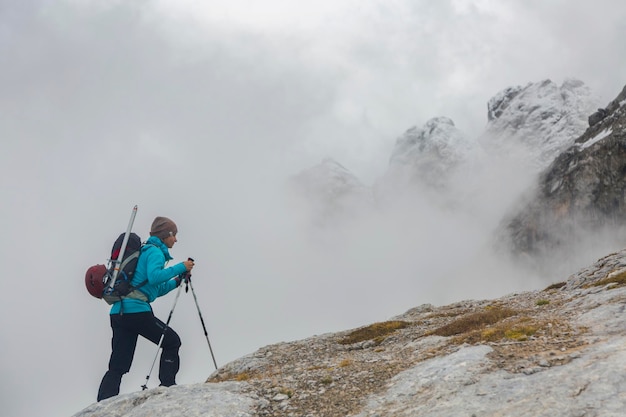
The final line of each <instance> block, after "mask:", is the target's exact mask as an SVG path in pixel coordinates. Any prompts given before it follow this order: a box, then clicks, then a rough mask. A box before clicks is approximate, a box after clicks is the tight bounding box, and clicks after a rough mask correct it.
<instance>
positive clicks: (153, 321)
mask: <svg viewBox="0 0 626 417" xmlns="http://www.w3.org/2000/svg"><path fill="white" fill-rule="evenodd" d="M177 232H178V228H177V227H176V224H175V223H174V222H173V221H172V220H170V219H168V218H167V217H156V218H155V219H154V221H153V222H152V226H151V228H150V238H149V239H148V240H147V242H146V244H145V245H144V246H143V247H142V249H141V254H140V255H139V260H138V261H137V268H136V270H135V276H134V277H133V280H132V283H131V284H132V285H133V286H139V284H140V283H143V282H144V281H146V280H147V282H146V283H145V284H144V285H141V286H140V288H139V291H141V292H142V293H143V294H145V295H146V298H147V301H143V300H140V299H138V298H128V297H127V298H124V299H123V300H121V301H118V302H116V303H114V304H113V305H112V306H111V311H110V320H111V329H113V338H112V340H111V346H112V352H111V358H110V359H109V369H108V371H107V372H106V373H105V374H104V377H103V378H102V382H101V383H100V388H99V390H98V401H101V400H104V399H106V398H109V397H113V396H115V395H117V394H119V391H120V383H121V382H122V375H124V374H125V373H127V372H128V371H129V370H130V365H131V363H132V361H133V355H134V353H135V346H136V345H137V337H138V336H139V335H141V336H143V337H145V338H146V339H148V340H150V341H151V342H152V343H154V344H157V345H158V343H159V340H160V339H161V335H163V341H162V344H161V347H162V348H163V351H162V352H161V360H160V363H159V380H160V382H161V386H166V387H169V386H172V385H176V373H177V372H178V368H179V357H178V349H179V348H180V345H181V343H180V338H179V337H178V334H176V332H175V331H174V330H173V329H172V328H171V327H169V326H166V325H165V323H163V322H162V321H161V320H159V319H158V318H156V317H155V316H154V314H153V312H152V308H151V306H150V303H151V302H152V301H154V300H155V299H156V298H157V297H161V296H163V295H165V294H167V293H168V292H170V291H172V290H173V289H175V288H176V287H178V286H179V285H181V282H182V281H183V280H184V277H185V275H186V274H188V273H189V272H190V271H191V270H192V268H193V266H194V262H193V260H191V259H189V260H187V261H185V262H180V263H178V264H176V265H173V266H171V267H169V268H165V264H166V263H167V262H168V261H169V260H171V259H172V257H171V256H170V253H169V249H171V248H172V246H174V244H175V243H176V242H177V239H176V234H177ZM166 327H167V329H166V330H165V333H164V332H163V329H165V328H166Z"/></svg>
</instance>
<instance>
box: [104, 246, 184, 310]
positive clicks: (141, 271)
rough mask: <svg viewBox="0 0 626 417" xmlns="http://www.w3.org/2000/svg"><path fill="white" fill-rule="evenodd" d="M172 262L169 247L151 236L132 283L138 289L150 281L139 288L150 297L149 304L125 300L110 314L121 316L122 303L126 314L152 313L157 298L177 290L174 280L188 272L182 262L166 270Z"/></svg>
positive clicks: (113, 308)
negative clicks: (153, 303) (169, 262)
mask: <svg viewBox="0 0 626 417" xmlns="http://www.w3.org/2000/svg"><path fill="white" fill-rule="evenodd" d="M170 260H172V257H171V256H170V253H169V251H168V249H167V246H165V244H164V243H163V242H162V241H161V239H159V238H158V237H156V236H150V238H149V239H148V241H147V242H146V244H145V245H143V247H142V248H141V254H140V255H139V259H138V260H137V268H136V269H135V276H134V277H133V280H132V282H131V284H132V285H133V286H135V287H137V286H138V285H139V284H141V283H142V282H144V281H145V280H148V282H147V283H146V284H145V285H143V286H141V287H140V288H139V291H141V292H142V293H144V294H146V296H147V297H148V302H145V301H141V300H138V299H136V298H125V299H124V300H122V301H118V302H116V303H114V304H113V305H112V306H111V312H110V314H119V313H120V308H121V304H122V303H124V306H123V313H124V314H126V313H143V312H146V311H152V308H151V307H150V303H151V302H153V301H154V300H155V299H156V298H157V297H161V296H162V295H165V294H167V293H168V292H170V291H172V290H173V289H174V288H176V281H175V280H174V279H172V278H174V277H176V276H178V275H180V274H182V273H184V272H186V271H187V268H185V265H184V264H183V263H182V262H180V263H178V264H176V265H174V266H171V267H169V268H164V266H165V263H166V262H167V261H170Z"/></svg>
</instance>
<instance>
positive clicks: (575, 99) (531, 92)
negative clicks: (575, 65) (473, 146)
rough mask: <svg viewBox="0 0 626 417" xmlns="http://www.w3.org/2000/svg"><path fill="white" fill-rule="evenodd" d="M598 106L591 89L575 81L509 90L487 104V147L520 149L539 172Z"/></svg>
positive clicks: (484, 140) (582, 127) (579, 132)
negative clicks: (525, 152)
mask: <svg viewBox="0 0 626 417" xmlns="http://www.w3.org/2000/svg"><path fill="white" fill-rule="evenodd" d="M597 104H598V99H597V98H595V97H594V96H593V95H592V93H591V90H590V89H589V88H588V87H587V86H586V85H585V84H584V83H583V82H582V81H579V80H575V79H569V80H565V81H564V82H563V83H562V84H561V86H558V85H557V84H556V83H554V82H553V81H551V80H543V81H540V82H536V83H528V84H527V85H526V86H524V87H521V86H516V87H509V88H506V89H504V90H502V91H500V92H499V93H498V94H496V95H495V96H494V97H493V98H491V99H490V100H489V102H488V104H487V119H488V123H487V127H486V129H485V133H484V135H483V137H482V138H481V141H482V142H483V143H484V144H485V146H486V147H495V148H502V147H504V149H505V151H508V146H516V145H521V146H523V147H524V148H525V149H526V151H527V152H528V154H529V159H530V160H531V161H535V165H536V166H537V167H538V168H539V169H543V168H545V167H546V166H547V165H549V164H550V162H552V161H553V160H554V158H555V157H556V156H557V155H558V154H559V153H561V152H562V151H563V150H565V149H566V148H567V147H569V146H570V145H572V143H573V141H574V140H575V139H576V138H577V137H578V136H580V135H581V134H582V133H583V132H584V131H585V129H586V128H587V124H588V117H589V115H590V114H592V113H593V112H594V111H595V110H596V108H597Z"/></svg>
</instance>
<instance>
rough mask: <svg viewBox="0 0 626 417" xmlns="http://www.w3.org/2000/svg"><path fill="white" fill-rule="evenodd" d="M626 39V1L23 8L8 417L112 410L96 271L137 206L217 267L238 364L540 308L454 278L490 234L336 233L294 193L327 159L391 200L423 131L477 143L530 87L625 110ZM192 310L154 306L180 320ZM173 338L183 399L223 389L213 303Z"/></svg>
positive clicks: (7, 250)
mask: <svg viewBox="0 0 626 417" xmlns="http://www.w3.org/2000/svg"><path fill="white" fill-rule="evenodd" d="M625 22H626V6H625V5H624V3H623V1H619V0H598V1H595V2H592V3H588V4H587V3H586V4H585V5H582V4H580V2H578V3H572V2H571V1H569V2H566V1H564V0H563V1H556V0H552V1H535V0H515V1H507V2H503V1H495V0H494V1H491V0H482V1H480V0H476V1H471V0H456V1H454V0H447V1H444V0H442V1H436V2H435V1H418V0H316V1H315V2H312V1H311V2H303V1H301V2H297V1H286V0H266V1H263V2H256V1H244V0H228V1H226V0H224V1H222V0H215V1H191V0H160V1H148V0H145V1H114V0H110V1H104V0H102V1H96V0H93V1H90V0H54V1H52V0H50V1H44V0H41V1H37V0H26V1H24V0H0V52H1V53H0V138H1V140H2V152H0V173H1V175H0V195H1V196H2V205H1V206H0V218H1V219H2V231H3V237H2V238H1V239H0V242H1V243H0V247H1V250H0V260H1V261H2V265H3V266H4V270H5V272H4V287H3V291H2V292H1V295H0V314H1V315H2V332H0V345H1V346H2V358H1V359H0V404H2V406H1V407H2V410H3V415H7V416H35V415H46V416H52V417H57V416H58V417H61V416H68V415H71V414H73V413H74V412H76V411H79V410H80V409H82V408H83V407H85V406H87V405H88V404H90V403H91V402H92V401H94V400H95V397H96V392H97V389H98V384H99V382H100V379H101V377H102V375H103V373H104V372H105V370H106V365H107V361H108V355H109V353H110V336H111V330H110V327H109V324H108V316H107V312H108V309H107V306H106V305H105V303H104V302H101V301H98V300H96V299H93V298H91V297H89V295H88V294H87V292H86V291H85V289H84V286H83V276H84V271H85V269H86V268H87V267H88V266H90V265H92V264H95V263H103V262H105V261H106V257H107V255H108V251H109V250H110V246H111V244H112V242H113V241H114V240H115V237H116V236H117V234H118V233H120V232H121V231H123V230H124V228H125V227H126V224H127V222H128V216H129V215H130V212H131V209H132V207H133V206H134V205H135V204H137V205H138V206H139V213H138V216H137V220H136V223H135V229H134V230H135V231H136V232H137V233H139V234H140V235H141V236H143V237H144V238H145V237H146V236H147V234H148V231H149V226H150V223H151V221H152V219H153V218H154V217H155V216H157V215H163V216H168V217H171V218H172V219H174V220H175V221H176V222H177V223H178V226H179V231H180V232H179V243H178V244H177V245H176V246H175V247H174V248H173V250H172V254H173V255H174V257H175V258H176V261H180V260H184V259H186V258H187V257H188V256H192V257H194V258H195V259H196V261H197V264H196V265H197V266H196V269H195V270H194V281H195V285H196V292H197V295H198V300H199V302H200V307H201V309H202V313H203V316H204V317H205V319H206V322H207V325H208V328H209V335H210V337H211V338H212V340H211V343H212V344H213V348H214V351H215V355H216V358H217V361H218V364H222V365H223V364H224V363H226V362H228V361H231V360H233V359H236V358H238V357H240V356H243V355H245V354H248V353H251V352H253V351H255V350H256V349H258V348H260V347H262V346H264V345H267V344H270V343H276V342H280V341H289V340H294V339H298V338H304V337H308V336H312V335H314V334H319V333H324V332H330V331H337V330H343V329H348V328H351V327H356V326H359V325H363V324H368V323H371V322H374V321H382V320H386V319H388V318H389V317H391V316H393V315H397V314H401V313H402V312H404V311H405V310H407V309H408V308H411V307H414V306H417V305H419V304H422V303H433V304H442V303H449V302H454V301H459V300H461V299H466V298H471V297H473V298H486V297H493V296H498V295H503V294H504V293H506V292H508V291H513V290H517V289H520V288H525V286H528V285H529V283H528V282H525V283H523V282H518V281H516V280H515V279H513V278H511V279H505V278H503V277H499V278H501V280H500V281H497V282H496V279H497V278H498V277H493V276H485V275H484V274H482V275H481V276H482V280H478V281H471V280H468V278H469V277H470V276H472V273H471V272H470V273H468V275H467V276H462V277H461V276H450V275H448V276H446V277H445V278H441V275H445V272H446V268H448V267H449V266H450V264H454V265H456V266H458V265H462V264H465V263H469V264H471V263H473V262H474V263H475V260H472V259H468V257H469V255H468V253H467V251H466V249H467V247H468V244H469V242H470V238H474V239H473V241H472V242H473V243H474V244H476V243H477V241H478V244H479V243H480V239H483V238H485V237H484V236H482V235H480V231H479V230H478V228H479V227H480V225H476V224H474V225H473V224H468V223H471V221H469V219H467V218H464V217H462V216H459V217H455V218H453V219H447V218H446V217H445V215H443V214H441V213H437V212H436V211H432V210H430V209H428V208H424V210H423V211H420V210H417V211H415V212H413V215H414V216H415V217H417V218H419V217H428V219H429V220H428V222H426V223H424V222H422V223H420V222H417V223H416V224H415V225H413V226H411V227H408V228H407V225H406V224H400V223H398V224H395V228H393V227H392V228H389V227H383V226H381V225H380V224H379V225H376V224H374V226H373V227H372V228H371V229H367V230H363V229H358V228H356V229H353V230H350V231H349V232H346V233H339V232H333V231H330V232H325V233H323V234H319V235H315V234H311V233H310V230H308V229H306V228H303V227H302V225H301V224H300V223H299V221H300V220H301V219H300V217H299V216H298V215H295V214H294V213H292V212H290V211H289V209H288V206H286V205H285V204H283V203H284V199H283V196H282V194H281V190H282V187H283V185H284V182H285V180H286V178H288V177H289V176H290V175H292V174H295V173H298V172H299V171H301V170H303V169H305V168H308V167H310V166H312V165H315V164H317V163H318V162H320V161H321V160H322V159H323V158H325V157H332V158H334V159H336V160H337V161H339V162H340V163H341V164H343V165H344V166H345V167H346V168H347V169H349V170H350V171H351V172H353V173H354V174H355V175H356V176H357V177H359V178H360V179H361V180H362V181H363V182H364V183H366V184H371V183H373V182H374V181H375V180H376V179H377V178H379V177H380V176H381V175H382V174H383V173H384V172H385V169H386V167H387V164H388V160H389V156H390V153H391V149H392V147H393V144H394V142H395V139H396V138H397V137H398V136H400V135H401V134H402V133H403V132H404V131H406V130H407V129H408V128H410V127H412V126H415V125H417V126H421V125H422V124H423V123H424V122H426V121H427V120H428V119H430V118H431V117H434V116H447V117H450V118H451V119H452V120H454V122H455V124H456V125H457V127H458V128H459V129H460V130H462V131H463V132H466V134H467V135H469V136H470V137H474V136H477V135H478V134H480V132H481V130H482V129H483V127H484V126H485V124H486V121H487V120H486V114H487V112H486V110H487V107H486V105H487V101H488V100H489V98H491V97H492V96H494V95H495V94H496V93H497V92H499V91H500V90H502V89H504V88H506V87H509V86H516V85H525V84H526V83H528V82H536V81H540V80H543V79H547V78H549V79H552V80H553V81H555V82H557V83H559V84H560V83H561V82H562V81H563V80H564V79H566V78H577V79H580V80H582V81H584V82H585V83H586V84H587V85H588V86H589V87H590V88H591V89H592V90H593V91H594V92H595V93H596V94H597V95H598V97H599V100H600V102H601V103H604V104H606V103H608V102H609V101H610V100H612V99H613V98H615V96H616V95H617V94H618V93H619V92H620V91H621V89H622V87H623V86H624V83H625V81H626V80H625V79H624V74H626V59H625V56H626V46H625V43H624V41H623V40H624V34H625V33H626V23H625ZM504 188H506V187H504ZM496 189H497V187H496ZM385 225H386V226H389V225H388V224H385ZM460 230H461V231H462V232H459V231H460ZM407 231H409V232H410V231H413V232H415V233H414V234H413V235H411V236H409V237H407ZM409 234H410V233H409ZM459 235H461V236H463V237H465V238H466V239H460V238H458V236H459ZM433 236H436V238H433ZM481 264H482V262H481ZM489 268H490V267H484V266H483V269H482V270H481V271H482V272H484V269H489ZM479 269H480V268H479ZM559 278H562V277H559ZM439 279H441V280H442V281H436V280H439ZM457 279H458V280H461V281H460V282H457V281H455V280H457ZM173 299H174V297H173V295H170V296H169V297H167V298H164V299H160V300H159V301H157V302H156V303H154V308H155V312H156V314H157V315H158V316H160V317H161V318H162V319H165V318H166V317H167V314H168V312H169V310H170V308H171V304H172V302H173ZM172 326H173V327H174V328H175V329H176V330H177V331H178V333H179V334H180V335H181V338H182V340H183V347H182V351H181V356H182V368H181V372H180V374H179V378H178V380H179V383H192V382H198V381H202V380H204V379H205V378H206V377H207V376H208V375H209V374H210V373H211V372H212V371H213V366H212V362H211V360H210V356H209V354H208V347H207V345H206V340H205V339H204V334H203V331H202V328H201V325H200V322H199V320H198V314H197V311H196V307H195V304H194V303H193V298H192V297H191V295H190V294H187V295H186V294H183V295H182V296H181V299H180V300H179V303H178V306H177V307H176V311H175V313H174V316H173V319H172ZM155 351H156V350H155V347H154V345H152V344H149V343H147V342H145V341H140V343H139V346H138V350H137V354H136V359H135V362H134V365H133V368H132V370H131V374H130V375H127V376H126V377H125V379H124V382H123V384H122V392H131V391H135V390H138V389H139V386H140V385H141V384H143V382H144V380H145V375H146V374H147V371H148V369H149V367H150V364H151V361H152V359H153V357H154V354H155ZM157 374H158V372H155V373H153V377H152V380H151V385H152V386H155V385H157V378H156V375H157Z"/></svg>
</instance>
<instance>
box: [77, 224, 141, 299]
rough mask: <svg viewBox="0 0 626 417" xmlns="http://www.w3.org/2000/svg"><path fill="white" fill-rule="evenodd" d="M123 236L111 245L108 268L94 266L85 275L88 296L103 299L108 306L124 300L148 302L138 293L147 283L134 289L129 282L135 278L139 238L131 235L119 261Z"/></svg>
mask: <svg viewBox="0 0 626 417" xmlns="http://www.w3.org/2000/svg"><path fill="white" fill-rule="evenodd" d="M124 235H125V233H122V234H121V235H120V236H119V237H118V238H117V240H116V241H115V243H113V248H112V249H111V258H110V259H109V267H108V268H107V267H106V266H104V265H94V266H91V267H90V268H89V269H87V273H86V274H85V285H86V287H87V291H88V292H89V294H91V295H92V296H93V297H96V298H101V299H104V301H106V302H107V303H108V304H113V303H115V302H117V301H120V300H123V299H124V298H137V299H139V300H142V301H148V297H146V295H145V294H144V293H142V292H141V291H139V288H140V287H142V286H144V285H145V284H147V283H148V281H147V280H146V281H144V282H142V283H141V284H139V285H137V286H136V287H133V286H132V285H131V281H132V279H133V277H134V276H135V269H136V268H137V260H138V259H139V254H140V253H141V247H142V244H141V238H140V237H139V236H138V235H137V234H135V233H131V234H130V235H129V237H128V242H127V244H126V250H125V251H124V254H123V256H122V257H121V259H120V251H121V249H122V243H123V241H124ZM118 261H120V263H118ZM118 265H119V266H118ZM116 267H118V268H119V270H118V273H117V277H116V279H115V283H114V284H113V288H110V287H109V285H110V283H111V280H112V279H113V273H114V271H115V268H116Z"/></svg>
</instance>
